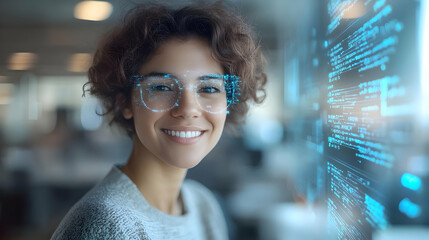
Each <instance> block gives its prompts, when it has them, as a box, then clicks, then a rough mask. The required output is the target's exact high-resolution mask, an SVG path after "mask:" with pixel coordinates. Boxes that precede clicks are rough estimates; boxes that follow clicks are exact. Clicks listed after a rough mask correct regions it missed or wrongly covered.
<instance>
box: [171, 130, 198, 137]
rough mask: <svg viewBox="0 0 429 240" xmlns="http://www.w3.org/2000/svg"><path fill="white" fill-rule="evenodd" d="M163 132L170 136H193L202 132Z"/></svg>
mask: <svg viewBox="0 0 429 240" xmlns="http://www.w3.org/2000/svg"><path fill="white" fill-rule="evenodd" d="M164 132H165V133H167V134H168V135H171V136H175V137H180V138H193V137H198V136H200V135H201V134H202V132H201V131H172V130H164Z"/></svg>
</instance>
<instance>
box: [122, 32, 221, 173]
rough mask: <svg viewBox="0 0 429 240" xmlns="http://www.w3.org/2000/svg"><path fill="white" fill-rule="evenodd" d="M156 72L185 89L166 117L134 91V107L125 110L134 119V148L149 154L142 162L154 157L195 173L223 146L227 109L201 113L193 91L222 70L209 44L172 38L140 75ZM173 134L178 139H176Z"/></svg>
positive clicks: (146, 64)
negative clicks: (218, 145) (202, 78)
mask: <svg viewBox="0 0 429 240" xmlns="http://www.w3.org/2000/svg"><path fill="white" fill-rule="evenodd" d="M153 73H167V74H171V75H174V76H176V77H177V79H178V80H179V81H180V82H181V83H183V84H184V86H185V87H184V88H183V89H182V91H181V97H180V98H179V100H178V106H175V107H173V108H171V109H170V110H167V111H163V112H154V111H151V110H149V109H148V108H147V107H145V106H144V104H143V103H142V101H141V97H140V92H139V91H138V90H134V91H133V94H132V98H133V101H132V107H131V109H126V110H124V117H125V118H127V119H130V118H133V119H134V125H135V130H136V139H135V140H136V141H135V144H136V145H137V146H135V147H138V148H141V150H143V151H140V152H144V153H146V154H149V156H143V157H155V158H154V159H159V160H161V161H163V162H165V163H167V164H169V165H171V166H174V167H178V168H192V167H194V166H195V165H197V164H198V163H199V162H200V161H201V160H202V159H203V158H204V157H205V156H206V155H207V154H208V153H209V152H210V151H211V150H212V149H213V147H214V146H215V145H216V143H217V142H218V141H219V138H220V136H221V134H222V131H223V128H224V125H225V120H226V110H225V111H221V112H219V113H209V112H206V111H204V110H202V109H201V108H200V106H199V104H198V100H197V97H196V94H195V90H194V89H193V88H192V87H189V86H193V84H194V83H197V82H198V78H199V77H200V76H201V75H206V74H220V75H221V74H224V72H223V69H222V67H221V65H220V64H219V63H218V62H216V61H215V60H214V59H213V57H212V56H211V49H210V47H209V45H208V43H207V42H206V41H204V40H201V39H198V38H189V39H187V40H179V39H171V40H168V41H167V42H165V43H164V44H163V45H162V46H161V47H160V48H159V49H158V50H157V51H156V52H155V54H154V55H153V56H152V57H151V59H150V60H149V61H148V62H146V63H145V64H143V66H142V67H141V69H140V72H139V74H141V75H149V74H153ZM186 86H188V87H186ZM173 131H174V132H175V135H178V136H172V134H173ZM199 134H201V135H199ZM197 135H199V136H197Z"/></svg>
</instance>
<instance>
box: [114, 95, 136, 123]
mask: <svg viewBox="0 0 429 240" xmlns="http://www.w3.org/2000/svg"><path fill="white" fill-rule="evenodd" d="M116 108H118V109H120V111H121V112H122V116H124V118H125V119H127V120H129V119H131V118H132V117H133V111H132V110H131V106H129V105H128V104H127V100H126V99H125V96H124V95H123V94H121V93H118V94H117V95H116Z"/></svg>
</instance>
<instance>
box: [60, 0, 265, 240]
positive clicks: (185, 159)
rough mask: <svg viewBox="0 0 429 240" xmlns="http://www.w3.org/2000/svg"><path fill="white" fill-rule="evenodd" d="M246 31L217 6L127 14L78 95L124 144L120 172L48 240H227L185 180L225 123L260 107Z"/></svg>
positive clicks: (259, 79) (216, 217)
mask: <svg viewBox="0 0 429 240" xmlns="http://www.w3.org/2000/svg"><path fill="white" fill-rule="evenodd" d="M254 38H255V36H254V33H253V31H252V29H251V27H250V26H249V25H248V24H246V23H245V22H244V21H243V19H242V18H241V17H239V16H237V15H236V14H234V13H232V12H229V11H226V10H225V7H224V6H223V5H222V3H220V2H216V3H210V4H209V3H207V4H205V3H204V4H202V3H201V2H199V3H194V4H190V5H188V6H185V7H183V8H179V9H175V8H170V7H168V6H164V5H159V4H144V5H140V6H137V7H136V8H134V9H133V10H131V11H130V12H129V14H128V15H127V16H126V17H125V20H124V22H123V24H122V25H120V26H118V27H117V28H115V29H114V30H112V31H111V32H109V33H108V34H107V35H106V36H105V38H104V39H103V40H102V42H101V44H100V45H99V47H98V49H97V51H96V54H95V57H94V60H93V64H92V66H91V68H90V70H89V82H88V83H87V84H86V85H85V87H89V88H85V91H89V92H90V93H91V94H92V95H94V96H96V97H98V98H99V99H100V100H101V101H102V103H103V104H104V107H105V111H104V112H103V115H105V116H106V117H109V118H110V121H111V123H113V124H117V125H119V126H120V127H121V128H122V129H124V130H125V131H126V132H127V134H128V135H129V136H130V137H131V138H132V139H133V149H132V152H131V154H130V156H129V158H128V161H127V163H126V164H125V165H114V166H113V167H112V169H111V171H110V172H109V173H108V174H107V176H106V177H105V178H104V179H103V180H102V181H101V182H99V183H98V184H97V185H96V186H95V187H94V188H93V189H92V190H91V191H90V192H88V193H87V194H86V195H85V196H84V197H83V198H82V199H81V200H80V201H79V202H77V203H76V204H75V205H74V206H73V208H72V209H71V210H70V211H69V212H68V213H67V215H66V216H65V217H64V219H63V220H62V222H61V223H60V225H59V226H58V228H57V229H56V231H55V233H54V234H53V236H52V239H227V238H228V232H227V226H226V224H225V220H224V217H223V214H222V210H221V208H220V207H219V205H218V203H217V201H216V199H215V197H214V196H213V194H212V193H211V192H210V190H208V189H207V188H206V187H204V186H203V185H202V184H200V183H198V182H196V181H193V180H186V181H184V179H185V176H186V173H187V170H188V169H190V168H193V167H194V166H196V165H197V164H198V163H199V162H200V161H201V160H202V159H203V158H204V157H205V156H206V155H207V154H208V153H209V152H210V151H211V150H212V149H213V148H214V146H215V145H216V144H217V142H218V140H219V138H220V136H221V134H222V132H223V130H224V126H225V124H226V123H228V124H238V123H240V122H241V121H242V120H243V118H244V116H245V114H246V113H247V110H248V103H249V101H254V102H256V103H261V102H262V101H263V98H264V97H265V95H264V94H259V92H262V93H264V85H265V83H266V74H265V73H264V64H263V63H264V59H263V55H262V52H261V50H260V46H259V45H258V44H256V43H255V40H254Z"/></svg>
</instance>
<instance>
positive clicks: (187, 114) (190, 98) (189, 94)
mask: <svg viewBox="0 0 429 240" xmlns="http://www.w3.org/2000/svg"><path fill="white" fill-rule="evenodd" d="M171 114H172V116H173V117H181V118H196V117H199V116H201V109H200V107H199V105H198V102H197V97H196V94H195V91H194V90H193V88H184V89H182V94H181V96H180V98H179V101H178V106H176V107H174V108H173V109H171Z"/></svg>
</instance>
